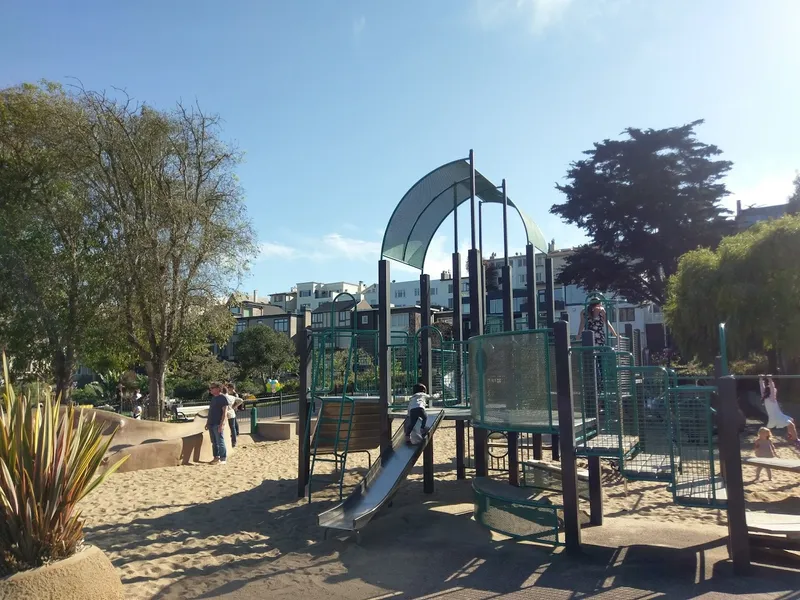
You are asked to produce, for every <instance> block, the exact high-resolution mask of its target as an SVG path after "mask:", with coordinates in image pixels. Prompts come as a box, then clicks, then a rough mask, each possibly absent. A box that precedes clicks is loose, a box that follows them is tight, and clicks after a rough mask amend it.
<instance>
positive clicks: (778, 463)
mask: <svg viewBox="0 0 800 600" xmlns="http://www.w3.org/2000/svg"><path fill="white" fill-rule="evenodd" d="M742 462H743V463H744V464H746V465H750V466H751V467H765V468H767V469H775V470H776V471H789V472H791V473H797V474H798V475H800V459H795V458H757V457H756V458H745V459H744V460H743V461H742Z"/></svg>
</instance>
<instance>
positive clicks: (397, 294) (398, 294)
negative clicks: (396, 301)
mask: <svg viewBox="0 0 800 600" xmlns="http://www.w3.org/2000/svg"><path fill="white" fill-rule="evenodd" d="M394 297H395V298H405V297H406V291H405V290H395V291H394Z"/></svg>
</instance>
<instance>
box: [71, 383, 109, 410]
mask: <svg viewBox="0 0 800 600" xmlns="http://www.w3.org/2000/svg"><path fill="white" fill-rule="evenodd" d="M72 401H73V402H74V403H75V404H77V405H79V406H81V405H85V404H91V405H92V406H100V405H102V404H106V403H107V402H108V400H107V399H106V395H105V394H104V392H103V388H102V386H100V385H99V384H98V383H97V382H93V383H89V384H87V385H85V386H83V387H82V388H78V389H77V390H74V391H73V392H72Z"/></svg>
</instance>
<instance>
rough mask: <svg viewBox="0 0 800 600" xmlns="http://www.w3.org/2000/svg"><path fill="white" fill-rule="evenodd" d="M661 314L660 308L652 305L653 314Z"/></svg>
mask: <svg viewBox="0 0 800 600" xmlns="http://www.w3.org/2000/svg"><path fill="white" fill-rule="evenodd" d="M660 312H661V307H660V306H659V305H658V304H653V313H655V314H657V313H660Z"/></svg>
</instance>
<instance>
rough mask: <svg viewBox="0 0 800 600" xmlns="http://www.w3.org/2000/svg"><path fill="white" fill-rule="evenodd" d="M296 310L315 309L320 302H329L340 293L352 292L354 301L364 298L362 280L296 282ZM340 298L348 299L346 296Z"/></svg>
mask: <svg viewBox="0 0 800 600" xmlns="http://www.w3.org/2000/svg"><path fill="white" fill-rule="evenodd" d="M296 288H297V310H298V311H300V312H302V311H305V310H310V311H315V310H316V309H318V308H319V306H320V304H324V303H325V302H330V301H331V300H333V299H334V298H336V296H338V295H339V294H342V293H347V294H352V296H353V297H354V298H355V299H356V301H361V300H363V299H364V282H363V281H359V282H358V283H348V282H346V281H334V282H333V283H320V282H317V281H307V282H305V283H298V284H297V286H296ZM341 300H349V298H348V297H347V296H344V297H343V298H341Z"/></svg>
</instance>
